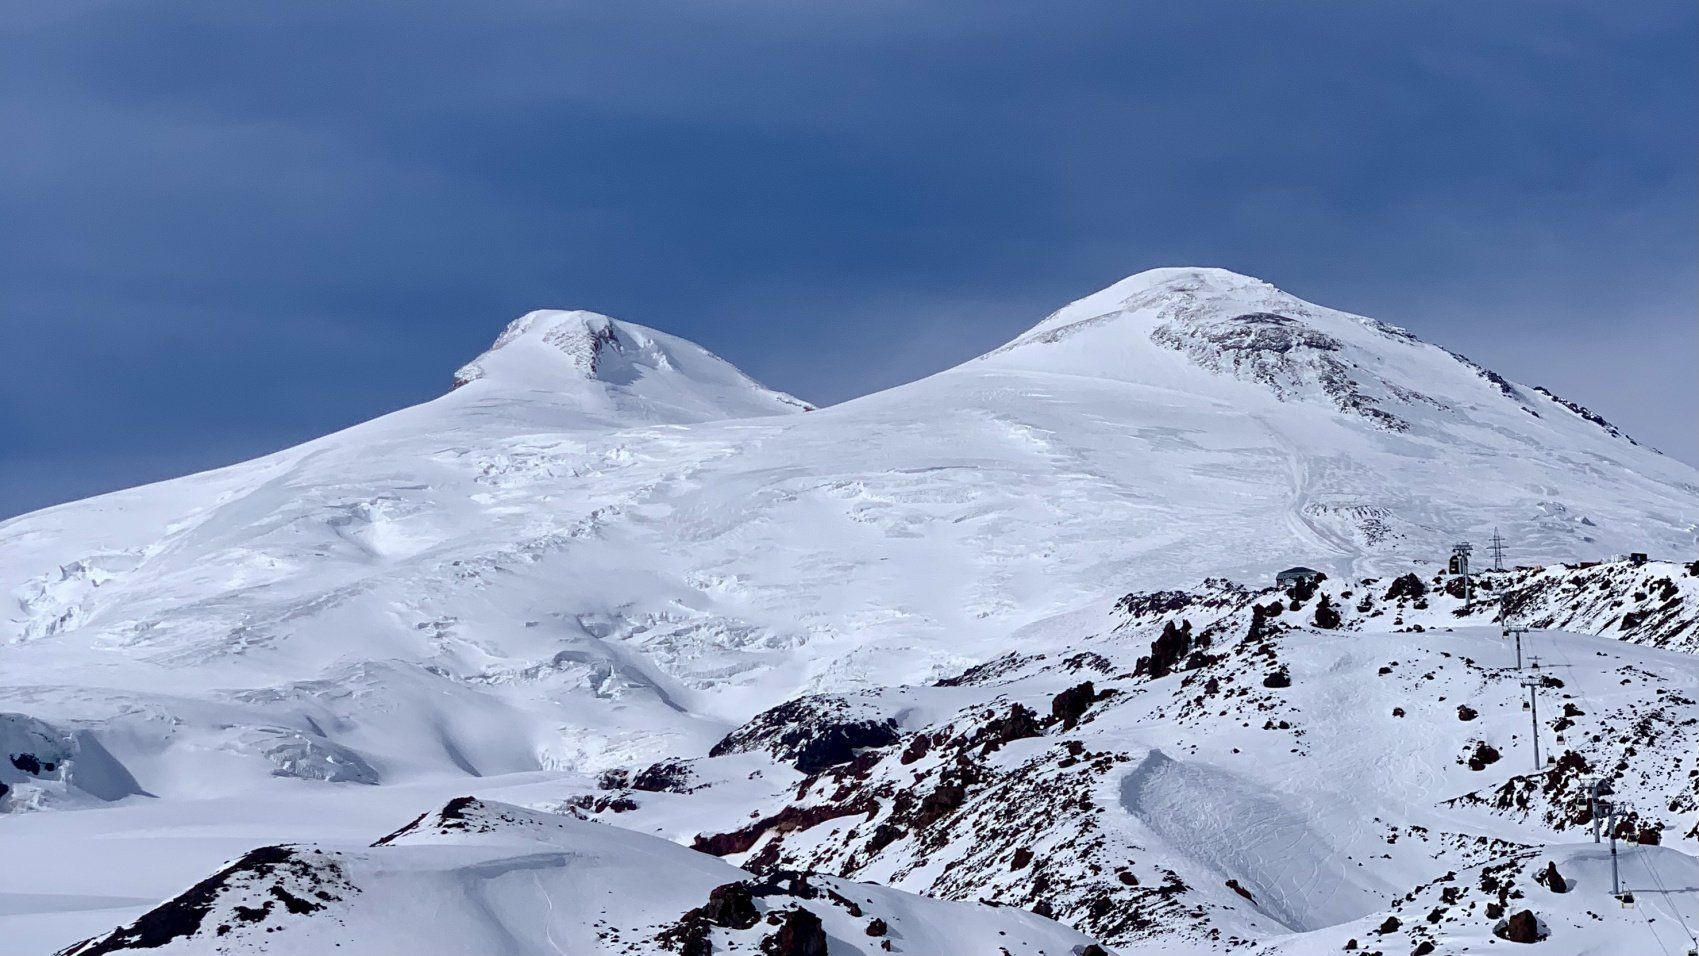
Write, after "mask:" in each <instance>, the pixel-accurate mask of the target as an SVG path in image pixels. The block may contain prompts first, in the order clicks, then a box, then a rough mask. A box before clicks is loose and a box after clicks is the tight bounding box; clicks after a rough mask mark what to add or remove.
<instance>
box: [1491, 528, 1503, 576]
mask: <svg viewBox="0 0 1699 956" xmlns="http://www.w3.org/2000/svg"><path fill="white" fill-rule="evenodd" d="M1488 550H1489V552H1490V553H1491V554H1492V556H1493V570H1494V571H1503V570H1504V539H1503V538H1501V537H1499V534H1498V529H1497V528H1494V529H1493V540H1492V545H1491V546H1490V547H1489V549H1488Z"/></svg>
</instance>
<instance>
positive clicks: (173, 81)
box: [0, 0, 1699, 514]
mask: <svg viewBox="0 0 1699 956" xmlns="http://www.w3.org/2000/svg"><path fill="white" fill-rule="evenodd" d="M0 13H3V14H4V16H3V17H0V129H3V130H4V132H5V134H6V140H7V141H8V143H9V146H8V148H6V149H4V150H0V222H4V223H5V228H4V229H0V262H3V263H4V265H0V270H3V281H0V323H3V325H4V328H3V330H0V331H3V333H4V344H5V346H6V348H5V353H6V355H7V357H8V358H10V359H11V361H9V362H8V363H7V366H8V369H7V373H6V374H5V375H4V376H0V453H3V454H4V456H5V461H4V471H5V475H4V476H3V477H0V514H5V513H12V512H17V511H21V510H26V509H28V508H31V507H37V506H41V505H45V504H48V503H51V502H54V501H59V500H65V499H68V498H72V497H77V496H80V495H85V494H89V493H93V492H97V491H101V490H106V489H110V488H114V487H120V486H123V485H127V484H132V483H135V482H138V481H143V480H151V479H155V478H162V477H167V476H169V475H171V474H175V473H180V472H183V471H188V470H193V469H198V468H203V467H208V466H212V465H215V464H221V463H224V462H227V461H231V460H235V459H239V458H242V457H246V456H250V455H253V454H258V453H261V452H264V451H267V450H271V449H274V448H276V447H280V446H282V445H285V444H287V443H289V442H292V441H296V440H299V439H302V438H305V437H309V436H311V435H314V434H318V433H321V432H324V431H327V430H330V429H332V428H335V427H339V426H341V425H345V424H349V423H350V422H352V421H355V420H359V419H362V418H366V417H369V416H371V415H374V414H378V413H381V412H383V411H386V410H389V409H392V408H395V407H399V406H402V405H406V404H410V403H412V402H415V401H418V400H421V399H423V398H426V397H429V396H431V395H433V394H436V393H437V392H438V391H439V390H440V389H441V387H442V385H443V383H444V381H445V379H446V376H447V375H448V374H449V373H450V372H451V371H452V369H453V368H455V367H456V366H457V365H458V364H459V363H460V362H461V361H462V360H464V359H465V358H466V357H468V356H470V355H471V354H474V353H476V352H477V351H478V350H479V349H480V348H482V347H483V346H484V344H486V342H487V340H488V339H489V338H490V337H492V336H493V335H494V333H495V331H496V330H498V329H499V328H500V327H501V325H502V324H503V323H504V322H505V321H506V320H507V319H509V318H511V317H512V316H514V315H517V314H518V313H520V312H523V311H526V310H528V309H531V308H536V307H541V306H569V307H586V308H594V309H598V310H601V311H605V312H610V313H613V314H616V315H621V316H625V317H628V318H631V319H633V320H635V321H640V322H644V323H647V324H651V325H655V326H659V327H662V328H666V329H668V330H670V331H674V332H677V333H679V334H682V335H685V336H687V337H690V338H693V339H696V340H698V341H701V342H703V343H704V344H705V345H707V346H708V347H710V348H712V349H714V350H715V351H717V352H719V353H720V354H722V355H724V356H726V357H728V358H730V359H731V360H733V361H734V362H737V363H738V364H740V365H742V366H743V367H745V368H747V369H748V370H749V371H751V372H752V373H753V374H756V375H757V376H758V377H761V378H763V379H764V380H767V381H769V382H770V383H771V384H773V385H775V386H777V387H780V388H786V389H789V390H793V391H796V392H798V393H801V394H805V395H807V396H809V397H811V398H814V399H816V400H822V401H837V400H842V399H844V398H848V397H851V396H853V395H856V394H859V393H862V392H865V391H868V390H871V389H874V388H878V387H884V386H888V385H892V384H896V383H898V382H901V381H903V380H906V379H909V378H913V377H916V376H918V375H922V374H926V373H928V372H931V371H936V370H937V369H940V368H943V367H947V366H948V365H951V364H954V363H956V362H958V361H961V360H963V359H965V358H968V357H970V356H972V355H973V354H976V353H978V352H980V351H983V350H984V349H986V348H989V347H992V346H994V345H996V344H998V343H999V342H1001V341H1003V340H1006V339H1007V338H1009V337H1011V336H1012V335H1014V334H1016V333H1017V332H1019V331H1020V330H1021V329H1023V328H1025V327H1026V326H1028V325H1030V324H1031V323H1032V322H1034V321H1036V319H1037V318H1038V317H1039V316H1041V315H1042V314H1043V313H1045V312H1047V311H1049V310H1050V309H1051V308H1053V307H1055V306H1056V305H1058V304H1060V303H1061V302H1063V301H1066V300H1068V299H1071V298H1075V297H1077V296H1079V295H1082V294H1084V293H1086V292H1089V291H1091V290H1093V289H1095V288H1098V287H1100V286H1102V285H1105V284H1107V283H1109V282H1111V281H1114V280H1115V279H1117V278H1120V277H1121V276H1123V275H1126V274H1128V273H1131V272H1135V271H1138V270H1140V269H1143V268H1147V267H1150V266H1155V265H1167V264H1176V263H1199V264H1216V265H1224V266H1227V267H1229V268H1234V269H1238V270H1240V271H1244V272H1249V273H1252V274H1256V275H1261V276H1263V277H1265V278H1267V279H1270V280H1271V281H1274V282H1276V283H1277V284H1280V285H1282V286H1284V287H1286V288H1289V289H1290V290H1292V291H1293V292H1296V293H1297V294H1300V295H1304V296H1306V297H1308V298H1311V299H1313V300H1316V301H1319V302H1322V303H1325V304H1329V305H1336V306H1339V307H1342V308H1349V309H1354V310H1356V311H1360V312H1365V313H1369V314H1373V315H1376V316H1379V317H1383V318H1386V319H1389V320H1391V321H1394V322H1398V323H1400V324H1403V325H1406V326H1408V327H1410V328H1411V329H1413V330H1414V331H1416V332H1417V333H1418V334H1421V335H1423V336H1424V337H1426V338H1429V339H1432V340H1435V341H1438V342H1441V343H1443V344H1446V345H1448V346H1450V347H1452V348H1456V349H1458V350H1460V351H1463V352H1466V353H1468V354H1470V355H1471V356H1473V357H1474V358H1476V359H1477V360H1479V361H1482V362H1484V363H1486V364H1489V365H1492V366H1495V367H1498V368H1500V369H1502V370H1503V371H1505V372H1506V373H1507V374H1511V375H1512V376H1514V377H1517V378H1519V379H1523V380H1534V381H1541V382H1544V383H1546V384H1548V385H1549V386H1551V387H1553V388H1554V389H1556V390H1557V391H1559V392H1560V393H1563V394H1565V395H1568V396H1570V397H1572V398H1574V399H1576V400H1578V401H1581V402H1583V403H1585V404H1587V405H1590V406H1593V407H1595V408H1597V409H1598V410H1600V411H1602V412H1603V413H1605V414H1606V415H1607V416H1609V417H1611V418H1613V419H1615V420H1617V421H1618V422H1619V423H1620V424H1622V425H1624V426H1625V427H1627V428H1628V429H1629V430H1630V431H1632V432H1634V433H1636V434H1638V435H1640V436H1641V437H1642V438H1644V439H1645V440H1647V441H1650V442H1652V443H1653V444H1657V445H1660V446H1662V447H1664V448H1665V449H1666V450H1667V451H1669V452H1671V453H1673V454H1676V455H1679V456H1681V457H1684V458H1686V459H1687V460H1690V461H1693V460H1699V435H1696V434H1694V430H1693V429H1692V427H1691V423H1692V421H1693V420H1694V417H1695V412H1696V411H1699V385H1696V383H1695V380H1696V376H1694V375H1693V374H1692V372H1691V363H1690V360H1691V357H1692V356H1693V355H1695V354H1696V353H1699V323H1696V322H1695V321H1694V318H1695V315H1694V312H1695V306H1696V303H1699V265H1696V263H1699V255H1696V254H1699V237H1696V233H1699V229H1696V227H1695V222H1694V216H1693V210H1694V208H1695V206H1696V203H1699V175H1696V174H1695V171H1694V163H1693V160H1694V157H1695V155H1696V153H1699V126H1696V119H1695V117H1696V116H1699V109H1696V106H1699V83H1696V82H1695V81H1696V80H1699V44H1696V43H1695V42H1694V41H1695V39H1699V12H1696V11H1695V9H1694V8H1693V6H1692V5H1691V4H1690V3H1686V2H1670V3H1662V2H1652V3H1639V4H1633V5H1621V4H1605V3H1591V4H1589V3H1561V2H1551V3H1534V2H1509V0H1501V2H1492V3H1484V4H1469V5H1459V4H1443V3H1410V4H1356V5H1343V4H1316V3H1311V2H1294V3H1276V2H1267V3H1256V4H1247V3H1241V2H1232V3H1196V4H1173V5H1160V6H1159V5H1146V4H1110V3H1101V4H1099V3H1092V4H1086V3H1076V4H1069V3H1063V4H1026V3H1021V4H1013V3H1011V4H998V3H989V4H987V3H973V4H967V3H952V2H941V3H933V4H918V5H917V4H906V3H905V4H896V3H868V4H855V5H847V4H846V5H837V4H788V3H778V2H754V0H730V2H724V3H714V4H701V3H660V4H617V5H615V4H594V5H590V4H582V5H580V4H558V3H549V4H543V3H535V4H533V3H494V4H481V5H477V6H475V7H474V6H467V5H463V4H442V3H432V2H420V0H414V2H407V3H401V2H396V3H348V4H292V5H283V6H278V5H268V6H260V5H251V4H227V3H197V4H188V3H180V4H171V3H165V4H131V3H117V2H113V3H88V2H83V3H64V4H36V3H23V2H12V0H0Z"/></svg>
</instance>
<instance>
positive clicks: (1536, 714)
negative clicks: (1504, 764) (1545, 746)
mask: <svg viewBox="0 0 1699 956" xmlns="http://www.w3.org/2000/svg"><path fill="white" fill-rule="evenodd" d="M1539 666H1540V660H1539V658H1537V657H1536V658H1535V659H1534V668H1535V669H1536V670H1538V669H1539ZM1522 686H1523V687H1526V688H1528V714H1529V716H1530V717H1531V718H1532V720H1533V724H1534V772H1535V773H1539V772H1540V770H1541V768H1542V767H1543V766H1544V765H1543V764H1541V763H1540V676H1539V675H1538V674H1529V675H1528V676H1526V677H1524V678H1522Z"/></svg>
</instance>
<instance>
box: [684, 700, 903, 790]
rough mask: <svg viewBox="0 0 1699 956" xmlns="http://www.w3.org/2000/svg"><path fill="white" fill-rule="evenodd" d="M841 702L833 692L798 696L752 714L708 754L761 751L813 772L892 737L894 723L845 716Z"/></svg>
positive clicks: (843, 761) (891, 740) (884, 743)
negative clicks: (820, 695)
mask: <svg viewBox="0 0 1699 956" xmlns="http://www.w3.org/2000/svg"><path fill="white" fill-rule="evenodd" d="M847 713H848V707H847V705H846V704H845V703H844V702H843V701H842V700H840V699H838V698H834V697H804V698H799V699H797V700H792V701H786V702H785V703H783V704H780V705H779V706H777V707H774V708H771V709H769V710H765V711H762V712H761V713H759V714H756V715H755V716H754V717H753V718H751V719H750V721H749V722H748V723H746V724H744V725H743V726H742V727H739V728H738V729H736V730H734V731H732V732H731V733H729V734H727V735H726V736H725V738H724V739H722V740H721V741H720V742H719V743H717V744H715V745H714V746H713V748H712V749H711V750H709V751H708V755H709V756H711V757H723V756H725V755H726V754H733V753H746V752H748V751H751V750H767V751H768V752H770V753H772V754H773V756H775V757H777V758H779V759H781V760H789V761H791V762H792V765H793V766H795V767H796V769H798V770H800V771H802V772H803V773H806V774H816V773H819V772H820V771H822V770H825V769H826V768H827V767H835V766H837V765H839V764H846V763H849V762H850V761H852V760H854V759H855V754H856V751H857V750H860V749H863V748H868V747H887V746H890V745H891V744H894V743H896V742H897V737H898V733H897V722H896V721H895V720H891V719H889V718H886V719H884V720H872V719H847V718H846V716H845V715H846V714H847Z"/></svg>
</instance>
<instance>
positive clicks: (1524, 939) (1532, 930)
mask: <svg viewBox="0 0 1699 956" xmlns="http://www.w3.org/2000/svg"><path fill="white" fill-rule="evenodd" d="M1498 935H1499V938H1501V939H1507V940H1509V941H1511V942H1512V943H1537V942H1539V941H1540V921H1539V920H1538V919H1536V918H1535V917H1534V913H1533V911H1532V910H1523V911H1521V912H1520V913H1513V914H1511V916H1510V919H1508V920H1505V922H1504V928H1503V929H1502V930H1500V931H1499V934H1498Z"/></svg>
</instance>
